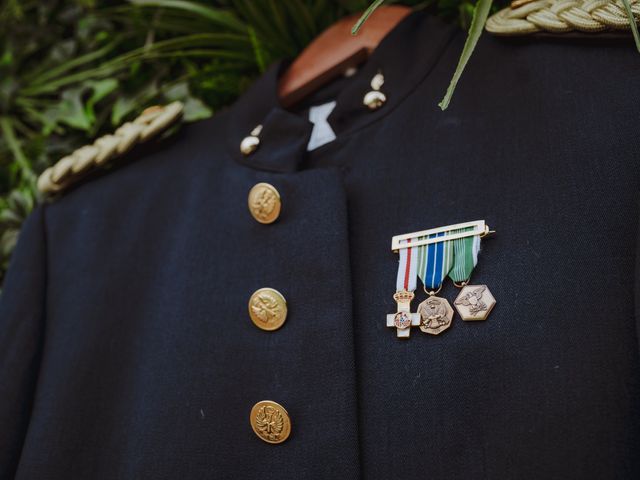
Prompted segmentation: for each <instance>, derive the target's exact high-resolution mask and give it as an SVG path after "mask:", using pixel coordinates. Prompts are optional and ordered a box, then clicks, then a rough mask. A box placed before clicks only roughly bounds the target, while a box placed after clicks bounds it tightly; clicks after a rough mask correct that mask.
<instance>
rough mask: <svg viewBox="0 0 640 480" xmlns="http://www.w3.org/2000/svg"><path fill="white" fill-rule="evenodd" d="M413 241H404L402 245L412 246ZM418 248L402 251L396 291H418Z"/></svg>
mask: <svg viewBox="0 0 640 480" xmlns="http://www.w3.org/2000/svg"><path fill="white" fill-rule="evenodd" d="M410 243H411V239H409V240H403V241H402V242H401V245H403V246H404V245H406V244H410ZM418 248H419V247H407V248H401V249H400V263H399V265H398V277H397V278H396V291H397V292H401V291H403V290H404V291H406V292H413V291H414V290H415V289H416V284H417V276H418Z"/></svg>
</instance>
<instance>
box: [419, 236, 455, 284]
mask: <svg viewBox="0 0 640 480" xmlns="http://www.w3.org/2000/svg"><path fill="white" fill-rule="evenodd" d="M444 236H445V232H441V233H437V234H434V235H429V236H428V237H423V238H421V240H423V239H424V238H437V237H444ZM419 249H420V250H419V252H418V275H419V276H420V280H422V283H424V286H425V288H427V289H429V290H438V289H439V288H440V286H441V285H442V282H443V281H444V279H445V278H447V275H448V274H449V271H450V270H451V267H452V266H453V248H452V243H451V241H444V242H439V243H432V244H430V245H421V246H420V247H419Z"/></svg>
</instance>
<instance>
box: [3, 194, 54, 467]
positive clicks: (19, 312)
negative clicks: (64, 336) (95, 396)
mask: <svg viewBox="0 0 640 480" xmlns="http://www.w3.org/2000/svg"><path fill="white" fill-rule="evenodd" d="M43 217H44V213H43V209H42V207H40V208H38V209H36V210H35V211H34V212H33V214H32V215H31V216H30V217H29V218H28V219H27V221H26V222H25V224H24V226H23V229H22V231H21V233H20V237H19V240H18V245H17V247H16V250H15V252H14V254H13V257H12V259H11V264H10V267H9V272H8V274H7V276H6V278H5V282H4V286H3V289H2V293H1V294H0V478H2V479H4V478H13V477H14V475H15V470H16V468H17V466H18V462H19V459H20V453H21V451H22V445H23V443H24V440H25V437H26V433H27V428H28V425H29V418H30V415H31V409H32V406H33V400H34V393H35V388H36V380H37V377H38V371H39V368H40V360H41V351H42V345H43V337H44V321H45V290H46V288H45V283H46V282H45V280H46V268H45V266H46V246H45V238H44V237H45V235H44V218H43Z"/></svg>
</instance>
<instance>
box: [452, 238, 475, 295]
mask: <svg viewBox="0 0 640 480" xmlns="http://www.w3.org/2000/svg"><path fill="white" fill-rule="evenodd" d="M466 230H469V229H465V230H458V231H456V232H452V233H458V232H464V231H466ZM451 243H452V250H453V258H454V260H453V268H452V269H451V272H449V278H450V279H451V280H453V281H454V282H457V283H460V282H466V281H467V280H469V277H471V272H473V269H474V267H475V266H476V264H477V263H478V252H479V251H480V235H474V236H473V237H465V238H457V239H455V240H451Z"/></svg>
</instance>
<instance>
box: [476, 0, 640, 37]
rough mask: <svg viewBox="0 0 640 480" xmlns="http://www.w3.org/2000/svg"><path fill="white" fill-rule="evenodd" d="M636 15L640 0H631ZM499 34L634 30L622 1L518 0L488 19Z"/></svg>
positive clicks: (493, 29) (488, 29)
mask: <svg viewBox="0 0 640 480" xmlns="http://www.w3.org/2000/svg"><path fill="white" fill-rule="evenodd" d="M629 3H630V4H631V11H632V12H633V15H634V17H640V0H629ZM485 28H486V29H487V31H488V32H490V33H493V34H495V35H526V34H529V33H535V32H552V33H563V32H570V31H575V30H577V31H580V32H586V33H595V32H603V31H611V30H630V29H631V26H630V24H629V17H628V16H627V11H626V10H625V8H624V4H623V3H622V1H621V0H535V1H526V0H516V1H515V2H513V3H512V4H511V7H509V8H505V9H503V10H500V11H499V12H498V13H496V14H494V15H492V16H491V17H489V19H488V20H487V24H486V26H485Z"/></svg>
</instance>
